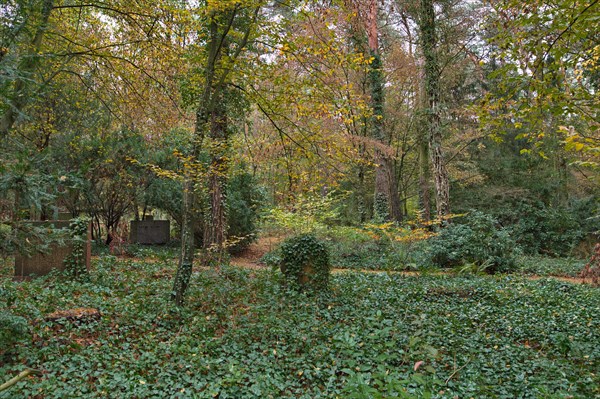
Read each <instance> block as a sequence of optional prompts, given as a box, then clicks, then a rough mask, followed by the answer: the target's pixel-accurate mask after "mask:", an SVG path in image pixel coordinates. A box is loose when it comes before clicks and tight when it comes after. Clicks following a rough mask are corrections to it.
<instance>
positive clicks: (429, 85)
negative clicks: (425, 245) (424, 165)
mask: <svg viewBox="0 0 600 399" xmlns="http://www.w3.org/2000/svg"><path fill="white" fill-rule="evenodd" d="M418 22H419V33H420V43H421V49H422V51H423V56H424V61H425V65H424V69H425V96H426V98H427V103H428V109H427V119H426V121H427V130H428V138H429V140H428V141H429V154H430V157H431V163H432V166H433V177H434V182H435V194H436V195H435V199H436V201H435V204H436V210H437V216H438V217H439V218H443V217H444V216H446V215H448V214H450V181H449V177H448V171H447V169H446V163H445V159H444V152H443V150H442V129H443V124H442V120H441V115H440V108H441V104H440V97H441V96H440V90H441V88H440V65H439V63H438V58H437V41H438V39H437V33H436V17H435V8H434V6H433V0H421V2H420V9H419V20H418Z"/></svg>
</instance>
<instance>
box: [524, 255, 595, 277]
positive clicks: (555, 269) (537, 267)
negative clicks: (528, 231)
mask: <svg viewBox="0 0 600 399" xmlns="http://www.w3.org/2000/svg"><path fill="white" fill-rule="evenodd" d="M586 263H587V261H586V260H582V259H574V258H551V257H542V256H522V257H520V258H519V259H518V260H517V262H516V265H517V266H516V270H515V272H516V273H520V274H528V275H532V274H535V275H538V276H560V277H577V276H578V275H579V273H581V271H582V270H583V267H584V266H585V264H586Z"/></svg>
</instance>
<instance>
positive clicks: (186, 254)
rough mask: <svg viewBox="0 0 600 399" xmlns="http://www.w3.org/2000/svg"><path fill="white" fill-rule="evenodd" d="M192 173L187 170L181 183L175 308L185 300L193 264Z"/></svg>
mask: <svg viewBox="0 0 600 399" xmlns="http://www.w3.org/2000/svg"><path fill="white" fill-rule="evenodd" d="M192 173H193V171H191V170H187V171H186V175H185V181H184V183H183V204H182V221H181V253H180V255H179V265H178V267H177V274H176V275H175V281H174V283H173V292H172V295H171V296H172V299H173V301H174V302H175V304H176V305H177V306H182V305H183V303H184V300H185V292H186V290H187V287H188V285H189V282H190V277H191V275H192V265H193V263H194V251H195V246H194V217H193V215H194V209H193V208H194V203H195V194H194V181H193V178H192Z"/></svg>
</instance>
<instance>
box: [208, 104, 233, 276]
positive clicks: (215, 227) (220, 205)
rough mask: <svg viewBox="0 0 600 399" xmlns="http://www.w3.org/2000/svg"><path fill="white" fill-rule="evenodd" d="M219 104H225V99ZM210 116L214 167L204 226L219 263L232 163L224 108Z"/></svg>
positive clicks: (224, 231)
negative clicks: (228, 177) (228, 178)
mask: <svg viewBox="0 0 600 399" xmlns="http://www.w3.org/2000/svg"><path fill="white" fill-rule="evenodd" d="M219 103H221V104H222V101H219ZM211 119H212V120H211V128H210V137H211V140H212V144H211V150H210V152H211V166H210V169H209V171H208V190H209V195H210V209H209V214H208V215H207V216H208V217H207V218H206V220H205V225H204V248H205V249H207V250H208V251H209V254H210V255H211V257H212V259H211V260H212V261H213V262H212V263H215V264H219V262H220V261H221V260H222V257H223V255H224V251H225V238H226V234H225V233H226V231H227V221H226V213H225V189H226V184H227V172H228V169H229V162H228V161H227V154H226V152H227V148H228V137H227V136H228V134H227V116H226V115H225V110H224V109H222V108H221V107H220V106H217V107H216V108H215V110H214V112H213V115H212V118H211Z"/></svg>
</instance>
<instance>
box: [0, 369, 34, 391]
mask: <svg viewBox="0 0 600 399" xmlns="http://www.w3.org/2000/svg"><path fill="white" fill-rule="evenodd" d="M39 373H40V371H39V370H35V369H27V370H23V371H21V372H20V373H19V375H17V376H16V377H13V378H11V379H10V380H8V381H6V382H5V383H4V384H2V385H0V392H2V391H5V390H7V389H8V388H10V387H12V386H13V385H15V384H16V383H17V382H19V381H21V380H22V379H24V378H25V377H27V376H28V375H31V374H39Z"/></svg>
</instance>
